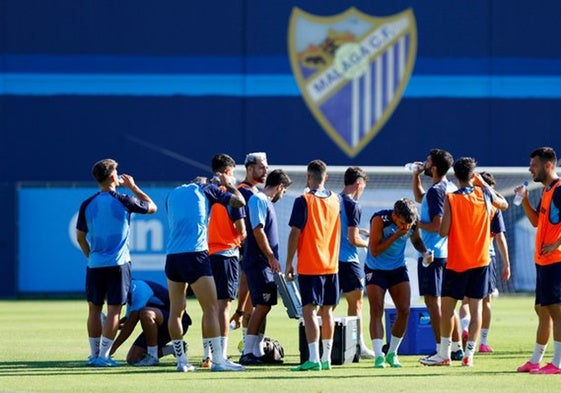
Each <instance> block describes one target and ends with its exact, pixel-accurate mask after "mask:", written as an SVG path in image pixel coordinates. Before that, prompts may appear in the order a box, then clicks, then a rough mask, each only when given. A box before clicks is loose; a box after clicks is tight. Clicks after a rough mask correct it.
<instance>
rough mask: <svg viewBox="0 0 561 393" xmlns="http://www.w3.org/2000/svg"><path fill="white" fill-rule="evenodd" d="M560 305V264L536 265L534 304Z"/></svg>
mask: <svg viewBox="0 0 561 393" xmlns="http://www.w3.org/2000/svg"><path fill="white" fill-rule="evenodd" d="M557 303H561V262H556V263H553V264H551V265H545V266H541V265H536V304H539V305H540V306H549V305H551V304H557Z"/></svg>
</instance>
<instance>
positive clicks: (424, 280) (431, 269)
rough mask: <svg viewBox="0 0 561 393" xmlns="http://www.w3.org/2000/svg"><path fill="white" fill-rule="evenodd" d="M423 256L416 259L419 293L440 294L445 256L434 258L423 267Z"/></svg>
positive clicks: (422, 294)
mask: <svg viewBox="0 0 561 393" xmlns="http://www.w3.org/2000/svg"><path fill="white" fill-rule="evenodd" d="M422 262H423V257H420V258H419V260H418V261H417V277H418V279H419V295H421V296H425V295H430V296H437V297H440V296H442V276H443V274H444V267H445V266H446V258H434V261H433V262H432V263H431V264H429V265H428V266H427V267H424V266H423V264H422Z"/></svg>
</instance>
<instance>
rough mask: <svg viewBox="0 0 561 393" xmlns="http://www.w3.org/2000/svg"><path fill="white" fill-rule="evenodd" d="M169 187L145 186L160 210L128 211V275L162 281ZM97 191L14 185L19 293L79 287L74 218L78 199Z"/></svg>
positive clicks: (82, 261)
mask: <svg viewBox="0 0 561 393" xmlns="http://www.w3.org/2000/svg"><path fill="white" fill-rule="evenodd" d="M169 190H170V188H164V187H152V188H150V190H149V194H150V197H151V198H152V199H153V200H154V202H155V203H156V204H157V205H158V206H160V207H161V208H160V209H159V210H158V212H156V213H155V214H151V215H142V214H133V215H132V219H131V232H130V238H129V247H130V249H131V258H132V271H133V277H134V278H138V279H148V280H153V281H156V282H160V283H164V284H165V282H166V278H165V274H164V264H165V247H166V245H165V239H166V238H167V237H166V234H167V230H168V228H167V221H166V218H165V210H164V209H163V206H164V201H165V198H166V195H167V193H168V192H169ZM97 191H98V189H97V188H70V187H52V188H43V187H23V188H20V189H19V191H18V197H19V201H18V202H19V207H18V210H19V212H18V213H19V228H18V239H19V244H18V254H19V265H18V266H19V270H18V292H19V293H28V294H29V293H60V292H83V291H84V283H85V276H86V258H85V256H84V255H83V254H82V251H81V250H80V246H79V245H78V243H77V241H76V220H77V217H78V209H79V208H80V204H81V203H82V201H84V200H85V199H86V198H88V197H89V196H91V195H92V194H94V193H95V192H97Z"/></svg>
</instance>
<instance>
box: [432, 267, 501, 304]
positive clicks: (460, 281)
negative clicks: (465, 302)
mask: <svg viewBox="0 0 561 393" xmlns="http://www.w3.org/2000/svg"><path fill="white" fill-rule="evenodd" d="M489 271H490V269H489V266H483V267H476V268H473V269H469V270H466V271H465V272H461V273H458V272H455V271H453V270H450V269H444V279H443V281H442V297H444V296H447V297H451V298H454V299H456V300H462V299H463V298H464V297H465V296H467V297H469V298H472V299H483V298H485V297H487V295H488V294H489Z"/></svg>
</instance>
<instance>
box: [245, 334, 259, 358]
mask: <svg viewBox="0 0 561 393" xmlns="http://www.w3.org/2000/svg"><path fill="white" fill-rule="evenodd" d="M256 341H257V336H256V335H254V334H248V335H246V336H245V344H244V346H243V354H244V355H248V354H250V353H253V347H254V346H255V342H256Z"/></svg>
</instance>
